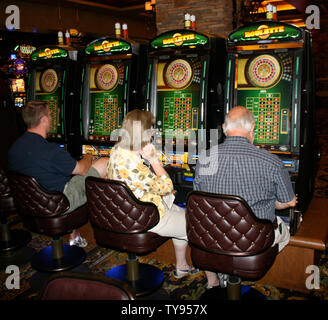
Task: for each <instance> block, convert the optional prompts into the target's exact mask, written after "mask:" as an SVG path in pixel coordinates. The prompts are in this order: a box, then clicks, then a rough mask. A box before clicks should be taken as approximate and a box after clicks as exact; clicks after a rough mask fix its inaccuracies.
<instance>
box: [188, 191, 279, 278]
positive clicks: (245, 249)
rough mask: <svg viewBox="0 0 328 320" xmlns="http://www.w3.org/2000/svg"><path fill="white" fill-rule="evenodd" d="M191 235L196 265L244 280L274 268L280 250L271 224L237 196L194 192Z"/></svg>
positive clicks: (189, 230)
mask: <svg viewBox="0 0 328 320" xmlns="http://www.w3.org/2000/svg"><path fill="white" fill-rule="evenodd" d="M186 219H187V235H188V240H189V242H190V244H191V246H192V252H191V255H192V259H193V261H194V259H195V261H194V264H196V265H198V266H200V267H202V268H204V269H206V270H212V271H216V272H221V273H228V274H232V275H237V276H239V277H242V278H250V279H254V278H258V277H261V276H262V275H264V273H265V272H266V271H267V270H268V268H270V266H271V265H272V263H273V261H274V258H275V255H276V254H277V246H274V247H271V246H272V244H273V241H274V229H273V225H272V223H271V221H269V220H261V219H258V218H257V217H256V216H255V214H254V213H253V212H252V210H251V208H250V207H249V206H248V204H247V202H246V201H245V200H244V199H242V198H240V197H237V196H232V195H222V194H211V193H205V192H199V191H193V192H191V193H190V194H189V197H188V202H187V212H186Z"/></svg>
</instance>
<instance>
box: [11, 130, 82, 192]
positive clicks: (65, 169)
mask: <svg viewBox="0 0 328 320" xmlns="http://www.w3.org/2000/svg"><path fill="white" fill-rule="evenodd" d="M8 166H9V170H13V171H16V172H19V173H22V174H25V175H28V176H31V177H34V178H35V179H36V180H37V181H38V182H39V183H40V185H41V186H43V187H44V188H45V189H47V190H53V191H61V192H63V191H64V187H65V184H66V183H67V182H68V181H69V180H70V179H71V174H72V172H73V170H74V168H75V166H76V160H75V159H74V158H72V157H71V155H70V154H69V153H68V152H67V151H66V150H64V149H62V148H60V147H59V146H58V145H57V144H55V143H51V142H49V141H47V140H46V139H44V138H43V137H42V136H40V135H39V134H36V133H32V132H25V133H24V134H23V135H22V136H21V137H19V138H18V139H17V140H16V142H15V143H14V144H13V145H12V146H11V148H10V149H9V152H8Z"/></svg>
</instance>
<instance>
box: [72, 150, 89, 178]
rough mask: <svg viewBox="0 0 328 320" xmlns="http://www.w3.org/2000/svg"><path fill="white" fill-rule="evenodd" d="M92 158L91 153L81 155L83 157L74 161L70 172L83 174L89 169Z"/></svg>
mask: <svg viewBox="0 0 328 320" xmlns="http://www.w3.org/2000/svg"><path fill="white" fill-rule="evenodd" d="M93 160H94V156H93V155H92V154H85V155H83V158H82V159H81V160H79V161H77V162H76V166H75V168H74V170H73V172H72V174H79V175H81V176H84V175H85V174H86V173H87V172H88V170H89V169H90V167H91V165H92V161H93Z"/></svg>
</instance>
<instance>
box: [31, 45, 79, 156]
mask: <svg viewBox="0 0 328 320" xmlns="http://www.w3.org/2000/svg"><path fill="white" fill-rule="evenodd" d="M77 57H78V54H77V49H74V48H72V47H70V48H69V47H67V46H65V48H63V47H61V46H42V47H39V48H37V49H36V50H35V51H34V52H33V53H32V55H31V67H30V71H29V78H28V100H32V99H37V100H43V101H46V102H47V104H48V107H49V110H50V114H51V128H50V132H49V134H48V137H47V139H48V140H49V141H52V142H56V143H58V144H59V145H64V147H65V148H66V149H67V150H68V151H69V152H70V153H71V154H72V156H74V157H77V154H76V151H75V147H74V143H73V140H74V139H75V136H76V135H77V134H78V130H77V129H78V127H77V126H76V125H75V126H74V123H76V122H78V121H77V119H79V116H78V112H79V109H78V100H77V97H78V96H79V94H78V90H79V86H78V85H77V83H78V82H77V80H78V78H79V77H80V76H79V72H80V71H79V67H78V61H77Z"/></svg>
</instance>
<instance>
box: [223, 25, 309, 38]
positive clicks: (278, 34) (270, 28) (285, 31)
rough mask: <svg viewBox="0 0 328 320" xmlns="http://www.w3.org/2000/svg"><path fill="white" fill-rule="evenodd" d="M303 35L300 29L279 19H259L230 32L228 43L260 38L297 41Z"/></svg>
mask: <svg viewBox="0 0 328 320" xmlns="http://www.w3.org/2000/svg"><path fill="white" fill-rule="evenodd" d="M302 35H303V31H302V29H300V28H298V27H296V26H293V25H291V24H286V23H283V22H279V21H272V20H267V21H259V22H255V23H252V24H250V25H248V26H244V27H241V28H239V29H237V30H235V31H233V32H232V33H230V35H229V37H228V39H229V42H230V43H237V42H250V41H261V40H267V41H269V40H287V41H297V40H299V39H300V38H301V37H302Z"/></svg>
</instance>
